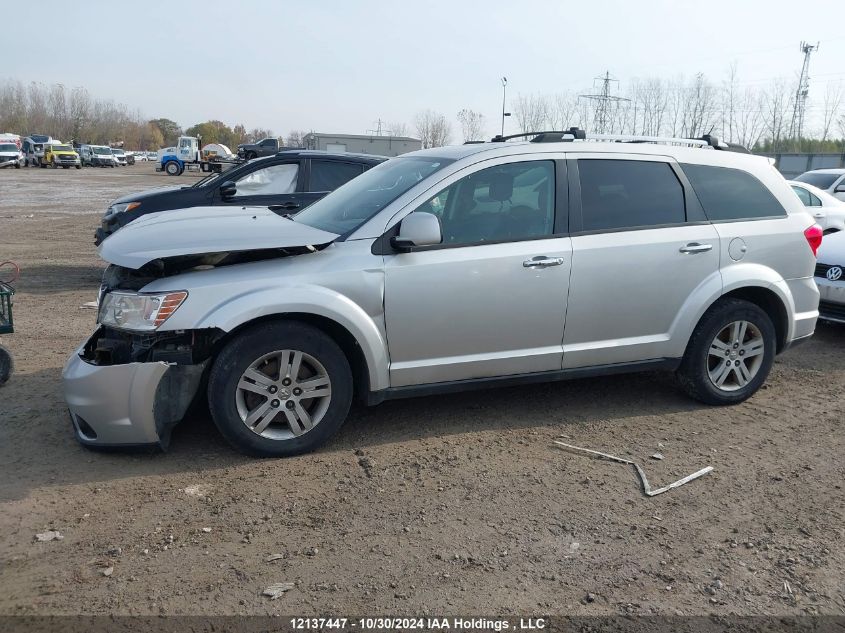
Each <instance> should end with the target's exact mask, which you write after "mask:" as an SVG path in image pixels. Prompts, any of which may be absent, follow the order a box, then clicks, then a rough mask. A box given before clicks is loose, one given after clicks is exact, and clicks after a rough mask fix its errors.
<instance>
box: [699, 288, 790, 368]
mask: <svg viewBox="0 0 845 633" xmlns="http://www.w3.org/2000/svg"><path fill="white" fill-rule="evenodd" d="M726 298H727V299H743V300H745V301H748V302H749V303H753V304H755V305H756V306H757V307H759V308H760V309H761V310H763V312H765V313H766V314H767V315H768V316H769V318H770V319H771V320H772V324H773V325H774V326H775V335H776V336H777V340H776V342H775V350H776V352H777V353H780V352H781V351H783V349H784V348H785V347H786V343H787V341H788V340H789V339H788V337H789V313H788V312H787V309H786V306H785V305H784V303H783V300H782V299H781V297H780V296H779V295H778V294H777V293H776V292H775V291H774V290H772V289H771V288H766V287H763V286H743V287H740V288H735V289H733V290H731V291H730V292H726V293H725V294H723V295H722V296H721V297H719V300H722V299H726ZM717 302H718V301H717ZM714 303H715V302H714Z"/></svg>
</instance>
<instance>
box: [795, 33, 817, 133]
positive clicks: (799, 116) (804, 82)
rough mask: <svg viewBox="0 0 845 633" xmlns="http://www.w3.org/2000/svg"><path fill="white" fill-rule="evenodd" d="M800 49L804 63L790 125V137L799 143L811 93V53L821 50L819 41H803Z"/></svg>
mask: <svg viewBox="0 0 845 633" xmlns="http://www.w3.org/2000/svg"><path fill="white" fill-rule="evenodd" d="M800 50H801V52H802V53H804V65H803V66H801V77H800V78H799V79H798V89H797V90H796V91H795V103H794V104H793V108H792V124H791V125H790V126H789V136H790V138H792V139H793V141H798V142H799V143H800V141H801V135H802V134H803V132H804V114H805V112H806V109H807V95H808V94H809V93H810V55H812V53H813V51H817V50H819V42H816V43H815V45H813V44H808V43H807V42H801V47H800ZM796 149H798V148H797V147H796Z"/></svg>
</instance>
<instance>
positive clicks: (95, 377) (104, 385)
mask: <svg viewBox="0 0 845 633" xmlns="http://www.w3.org/2000/svg"><path fill="white" fill-rule="evenodd" d="M81 352H82V349H81V348H80V349H78V350H77V351H76V352H75V353H74V354H72V355H71V357H70V358H69V359H68V361H67V363H66V364H65V367H64V371H63V372H62V379H63V382H64V392H65V401H66V402H67V405H68V408H69V409H70V414H71V419H72V420H73V423H74V428H75V431H76V433H77V436H78V437H79V439H80V440H82V441H83V442H86V443H90V444H100V445H120V444H157V443H159V441H160V438H159V435H158V431H157V429H156V423H155V415H154V412H153V403H154V402H155V394H156V390H157V389H158V386H159V383H160V382H161V380H162V377H163V376H164V374H165V373H166V372H167V369H168V367H167V364H165V363H129V364H126V365H110V366H108V367H97V366H95V365H91V364H89V363H87V362H85V361H84V360H83V359H82V358H81V356H80V354H81ZM79 418H82V420H83V421H84V424H87V425H89V426H91V427H92V428H94V429H96V436H91V435H89V434H86V432H85V431H84V428H85V427H84V424H81V423H80V420H79Z"/></svg>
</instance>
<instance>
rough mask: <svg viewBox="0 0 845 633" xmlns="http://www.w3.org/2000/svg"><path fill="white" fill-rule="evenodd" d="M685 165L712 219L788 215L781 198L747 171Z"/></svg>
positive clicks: (685, 171)
mask: <svg viewBox="0 0 845 633" xmlns="http://www.w3.org/2000/svg"><path fill="white" fill-rule="evenodd" d="M681 168H682V169H683V170H684V173H685V174H686V176H687V178H688V179H689V181H690V184H691V185H692V188H693V190H694V191H695V194H696V195H697V196H698V199H699V201H700V202H701V206H702V207H704V213H705V215H706V216H707V218H708V219H709V220H710V221H711V222H726V221H731V220H755V219H759V218H772V217H785V216H786V210H785V209H784V208H783V206H782V205H781V204H780V202H778V200H777V198H775V197H774V196H773V195H772V193H771V192H770V191H769V190H768V189H767V188H766V186H765V185H764V184H763V183H762V182H760V181H759V180H758V179H757V178H755V177H754V176H752V175H751V174H749V173H748V172H746V171H742V170H741V169H733V168H730V167H713V166H710V165H690V164H683V165H681Z"/></svg>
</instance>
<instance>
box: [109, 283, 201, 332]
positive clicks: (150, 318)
mask: <svg viewBox="0 0 845 633" xmlns="http://www.w3.org/2000/svg"><path fill="white" fill-rule="evenodd" d="M187 297H188V293H187V292H185V291H180V292H166V293H161V294H139V293H136V292H108V293H106V294H105V295H103V298H102V300H101V302H100V314H99V317H98V321H99V323H101V324H102V325H108V326H111V327H115V328H118V329H121V330H134V331H140V332H151V331H153V330H155V329H156V328H158V327H159V326H160V325H161V324H162V323H164V322H165V321H166V320H167V319H168V318H169V317H170V315H172V314H173V313H174V312H176V310H177V309H178V308H179V306H180V305H182V302H183V301H185V299H186V298H187Z"/></svg>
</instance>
